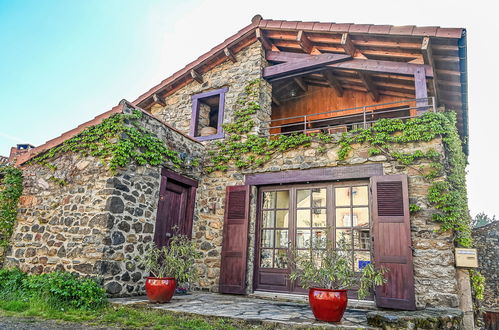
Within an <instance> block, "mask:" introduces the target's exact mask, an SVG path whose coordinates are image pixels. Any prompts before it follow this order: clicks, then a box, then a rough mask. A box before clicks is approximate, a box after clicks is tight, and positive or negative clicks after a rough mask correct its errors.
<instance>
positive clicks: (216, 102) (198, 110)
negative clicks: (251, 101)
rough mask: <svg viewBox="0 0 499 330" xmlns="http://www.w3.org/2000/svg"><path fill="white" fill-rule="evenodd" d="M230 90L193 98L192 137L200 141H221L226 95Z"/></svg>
mask: <svg viewBox="0 0 499 330" xmlns="http://www.w3.org/2000/svg"><path fill="white" fill-rule="evenodd" d="M227 91H228V88H227V87H225V88H221V89H217V90H214V91H210V92H206V93H201V94H196V95H193V96H192V119H191V130H190V135H191V136H192V137H194V138H195V139H197V140H199V141H208V140H214V139H221V138H223V137H224V131H223V128H222V124H223V120H224V104H225V93H226V92H227Z"/></svg>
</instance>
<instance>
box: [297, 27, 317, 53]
mask: <svg viewBox="0 0 499 330" xmlns="http://www.w3.org/2000/svg"><path fill="white" fill-rule="evenodd" d="M296 41H297V42H298V45H300V47H301V49H302V50H303V51H304V52H305V53H308V54H320V53H321V52H320V50H318V49H317V47H315V46H314V44H313V43H312V42H311V41H310V39H309V38H308V36H307V35H306V33H305V32H303V30H300V31H298V34H297V35H296Z"/></svg>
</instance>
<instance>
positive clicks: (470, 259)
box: [456, 248, 478, 268]
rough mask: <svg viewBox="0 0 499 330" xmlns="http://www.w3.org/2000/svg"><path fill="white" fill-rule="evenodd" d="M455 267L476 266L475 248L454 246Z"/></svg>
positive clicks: (476, 255)
mask: <svg viewBox="0 0 499 330" xmlns="http://www.w3.org/2000/svg"><path fill="white" fill-rule="evenodd" d="M456 267H465V268H477V267H478V254H477V250H476V249H461V248H456Z"/></svg>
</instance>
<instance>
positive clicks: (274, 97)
mask: <svg viewBox="0 0 499 330" xmlns="http://www.w3.org/2000/svg"><path fill="white" fill-rule="evenodd" d="M272 102H274V104H275V105H277V106H278V107H280V106H281V102H280V101H279V100H278V99H277V97H276V96H274V95H272Z"/></svg>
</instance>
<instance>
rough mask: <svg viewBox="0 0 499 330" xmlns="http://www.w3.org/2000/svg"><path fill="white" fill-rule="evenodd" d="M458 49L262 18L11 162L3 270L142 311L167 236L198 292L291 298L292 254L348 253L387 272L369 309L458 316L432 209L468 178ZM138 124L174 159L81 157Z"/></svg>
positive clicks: (446, 252)
mask: <svg viewBox="0 0 499 330" xmlns="http://www.w3.org/2000/svg"><path fill="white" fill-rule="evenodd" d="M465 32H466V31H465V30H464V29H461V28H440V27H415V26H402V27H398V26H388V25H363V24H335V23H318V22H299V21H277V20H266V19H262V17H261V16H259V15H257V16H255V17H254V18H253V19H252V21H251V23H250V24H249V25H248V26H246V27H244V28H243V29H242V30H240V31H238V32H237V33H236V34H234V35H233V36H231V37H230V38H228V39H226V40H225V41H224V42H222V43H221V44H219V45H217V46H216V47H214V48H212V49H211V50H210V51H208V52H207V53H205V54H203V55H202V56H200V57H199V58H198V59H197V60H195V61H194V62H192V63H190V64H188V65H187V66H186V67H184V68H183V69H181V70H180V71H178V72H177V73H175V74H173V75H172V76H171V77H168V78H166V79H165V80H163V81H162V82H161V83H159V84H158V85H156V86H154V87H152V88H151V89H150V90H149V91H147V92H146V93H144V94H143V95H141V96H140V97H138V98H137V99H136V100H134V101H133V102H127V101H125V100H123V101H121V102H120V103H119V105H118V106H116V107H114V108H113V109H111V110H109V111H108V112H106V113H104V114H102V115H100V116H98V117H96V118H95V119H94V120H92V121H89V122H87V123H84V124H82V125H80V126H79V127H77V128H75V129H74V130H71V131H69V132H67V133H65V134H63V135H62V136H60V137H58V138H55V139H53V140H51V141H48V142H47V143H45V144H44V145H41V146H38V147H36V148H34V149H30V150H28V151H26V152H23V153H17V154H15V155H14V156H13V157H12V160H14V159H15V162H16V164H17V165H18V166H20V167H21V168H22V169H23V171H24V193H23V196H22V197H21V201H20V212H19V216H18V222H17V224H16V227H15V231H14V234H13V236H12V240H11V242H12V244H11V249H10V250H9V252H8V255H7V258H6V262H7V264H9V265H17V266H19V267H20V268H21V269H23V270H25V271H29V272H34V273H40V272H48V271H51V270H54V269H64V270H67V271H72V272H77V273H81V274H85V275H95V276H100V277H102V278H103V279H104V284H105V287H106V289H107V290H108V292H109V293H110V294H112V295H116V296H126V295H134V294H139V293H142V292H143V291H142V290H143V276H144V275H146V274H144V272H143V271H141V270H140V269H138V268H137V267H136V265H135V263H134V261H133V259H134V257H135V256H136V255H138V254H140V253H141V252H142V251H143V249H144V245H145V244H147V243H149V242H151V241H154V242H156V243H157V244H159V245H161V244H166V242H167V241H168V238H169V237H171V235H172V234H173V233H174V231H173V229H172V228H173V227H175V226H177V227H179V228H180V231H181V232H183V233H185V234H187V235H190V236H191V237H192V239H194V240H196V242H197V243H198V244H199V249H200V251H201V252H202V253H203V259H202V260H200V262H199V265H198V270H199V273H200V280H199V283H197V285H198V286H199V287H200V288H202V289H206V290H210V291H214V292H223V293H236V294H248V293H252V292H257V293H258V292H264V291H265V292H274V293H278V294H283V293H284V294H285V293H298V294H300V293H303V292H304V290H303V289H302V288H301V287H300V285H299V283H297V282H295V281H291V280H289V277H288V275H289V272H290V268H291V267H292V265H291V264H290V263H289V262H288V259H289V255H288V253H289V249H288V248H294V249H298V250H300V253H303V254H311V255H313V254H314V249H315V248H318V249H320V248H321V244H322V243H321V242H324V240H325V239H326V238H327V239H328V240H331V241H333V242H334V241H336V240H338V239H339V238H340V237H345V238H346V239H347V240H348V242H349V243H350V244H351V246H352V260H353V261H354V267H355V270H356V271H358V270H360V269H362V267H364V265H366V264H367V263H370V262H373V261H374V262H375V263H376V264H377V265H382V266H384V267H386V268H388V269H389V273H388V275H387V276H388V283H387V284H386V285H385V286H383V287H382V288H380V289H379V290H377V292H376V295H375V300H376V304H377V306H380V307H387V308H396V309H407V310H411V309H416V308H418V309H419V308H425V307H429V306H439V307H459V306H461V308H463V309H465V308H466V307H463V306H466V305H465V303H464V302H463V299H464V300H466V295H464V296H465V298H460V297H462V296H463V295H460V293H461V290H462V288H461V285H460V284H459V283H460V282H461V281H458V280H459V278H462V277H464V278H465V279H467V277H466V276H467V273H466V271H461V270H458V269H457V268H456V267H455V264H454V247H455V245H456V244H461V243H462V242H465V241H466V235H468V233H467V232H466V231H459V230H458V227H457V226H454V225H453V223H450V222H446V219H447V218H445V210H444V208H443V207H442V203H441V202H440V203H439V202H438V201H437V200H436V198H437V197H438V195H440V194H438V193H437V194H435V191H438V192H440V193H443V192H444V190H443V188H442V186H443V184H447V186H445V190H446V191H447V190H452V189H454V190H458V189H461V188H462V187H460V186H456V185H458V184H457V183H454V181H453V180H452V178H453V176H456V175H461V176H462V179H464V167H463V166H464V165H463V164H464V163H463V162H462V161H461V162H460V161H456V159H458V160H462V159H465V157H466V156H465V154H466V153H467V144H466V141H467V137H468V117H467V113H468V111H467V110H468V109H467V76H466V34H465ZM447 110H453V111H454V112H453V113H454V114H455V115H448V114H446V111H447ZM131 114H135V115H136V114H140V116H135V117H134V118H135V119H134V121H135V124H133V125H138V126H137V127H139V126H140V127H141V131H140V132H142V133H143V134H146V135H148V134H150V135H152V136H155V137H156V138H157V139H159V140H160V141H162V143H163V144H164V145H165V146H166V148H167V149H168V150H169V151H171V152H172V153H173V155H174V156H172V157H171V158H170V159H166V160H165V161H163V162H159V163H158V162H153V161H149V160H144V159H143V158H140V157H142V156H140V155H139V156H137V155H136V158H134V159H135V160H137V159H139V158H140V160H139V161H131V162H129V163H127V164H125V165H123V166H118V167H117V168H116V169H115V170H109V164H108V162H107V161H108V160H109V157H108V158H105V157H104V158H103V157H102V155H98V153H95V152H94V153H93V152H92V151H87V152H82V149H79V148H78V146H77V144H78V143H75V141H77V142H78V141H80V140H78V139H81V138H79V137H80V136H81V134H84V133H85V132H88V130H89V129H91V128H92V127H100V128H102V127H105V125H107V122H106V120H108V119H109V118H117V117H116V116H130V115H131ZM127 118H128V117H127ZM99 125H100V126H99ZM102 125H104V126H102ZM123 125H125V126H126V125H129V126H130V125H132V124H130V120H129V119H125V120H124V124H123ZM133 125H132V126H133ZM100 128H99V129H100ZM99 129H96V131H99ZM144 132H147V133H144ZM103 136H104V135H103ZM148 136H149V135H148ZM453 137H454V139H453ZM456 137H457V140H456ZM128 138H130V136H129V135H128V136H127V134H123V133H121V135H117V136H116V137H113V138H111V139H110V140H109V143H108V144H106V145H107V146H108V147H109V146H111V147H109V148H112V144H113V143H114V144H118V143H121V142H120V141H126V140H127V139H128ZM75 139H76V140H75ZM68 141H69V142H68ZM106 141H107V140H106ZM68 143H69V144H71V143H72V144H71V145H72V146H73V147H72V148H73V149H71V148H70V147H67V148H66V147H62V148H61V146H65V145H66V146H67V145H68ZM461 143H462V144H461ZM456 144H458V147H456ZM145 147H146V146H144V145H142V146H141V147H140V148H139V149H141V148H145ZM57 148H59V149H57ZM54 150H56V151H54ZM113 150H115V151H116V150H117V149H113ZM141 150H142V149H141ZM130 152H131V151H130ZM134 152H135V151H134ZM139 154H140V152H139ZM170 155H172V154H170ZM107 156H109V155H107ZM122 156H123V155H122ZM179 159H180V162H179V161H178V160H179ZM435 183H440V184H437V185H435ZM439 189H440V190H439ZM461 190H462V189H461ZM432 192H433V194H431V193H432ZM463 193H464V194H465V191H464V192H463ZM464 199H466V197H465V196H464ZM462 209H463V210H464V211H467V209H466V205H464V206H462ZM435 215H436V216H435ZM461 215H462V219H461V220H462V221H466V219H465V218H466V215H465V212H464V213H462V214H461ZM439 219H440V222H439V221H438V220H439ZM461 220H460V221H461ZM460 240H461V241H460ZM456 242H457V243H456ZM460 242H461V243H460ZM312 245H314V246H315V247H314V249H311V248H310V247H311V246H312ZM468 282H469V281H468ZM465 293H466V292H465ZM467 294H468V295H469V292H467ZM373 299H374V298H371V300H373Z"/></svg>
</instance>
